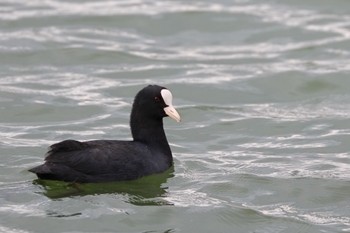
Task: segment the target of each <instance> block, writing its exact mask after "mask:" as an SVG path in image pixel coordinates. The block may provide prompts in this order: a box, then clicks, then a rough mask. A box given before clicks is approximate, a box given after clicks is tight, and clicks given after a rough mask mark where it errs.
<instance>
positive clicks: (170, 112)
mask: <svg viewBox="0 0 350 233" xmlns="http://www.w3.org/2000/svg"><path fill="white" fill-rule="evenodd" d="M164 112H165V113H166V114H167V115H168V116H169V117H170V118H172V119H174V120H175V121H177V122H180V121H181V117H180V115H179V113H178V112H177V111H176V109H175V108H174V107H173V106H171V105H170V106H168V107H165V108H164Z"/></svg>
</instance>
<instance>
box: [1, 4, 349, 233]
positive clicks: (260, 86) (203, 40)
mask: <svg viewBox="0 0 350 233" xmlns="http://www.w3.org/2000/svg"><path fill="white" fill-rule="evenodd" d="M349 9H350V2H348V1H345V0H333V1H331V2H330V1H323V0H321V1H319V0H318V1H316V0H305V1H288V0H287V1H283V2H281V1H276V0H263V1H257V0H234V1H225V0H220V1H216V2H215V3H214V2H213V1H205V0H198V1H148V0H132V1H130V0H128V1H74V2H72V1H54V0H48V1H15V0H3V1H1V7H0V25H1V27H0V112H1V114H0V158H1V162H0V166H1V169H0V216H1V217H0V232H20V233H31V232H48V230H49V231H50V232H53V233H54V232H168V233H170V232H208V233H209V232H225V233H226V232H258V233H263V232H264V233H267V232H268V233H275V232H276V233H277V232H278V233H280V232H281V233H286V232H293V233H295V232H300V233H301V232H308V233H310V232H311V233H312V232H315V233H316V232H317V233H318V232H329V233H333V232H349V231H350V211H349V209H350V198H349V193H350V183H349V181H350V154H349V143H348V142H349V135H350V128H349V125H350V124H349V123H350V122H349V121H350V120H349V116H350V94H349V93H350V79H349V74H350V52H349V51H350V50H349V48H350V47H349V45H350V39H349V38H350V14H349V13H350V10H349ZM151 83H157V84H159V85H164V86H166V87H168V88H169V89H170V90H171V91H172V93H173V95H174V104H175V105H176V106H177V108H178V110H179V112H180V113H181V115H182V118H183V121H182V123H180V124H177V123H175V122H173V121H171V120H169V119H165V128H166V133H167V136H168V139H169V141H170V143H171V147H172V150H173V154H174V159H175V164H174V169H173V170H169V171H167V172H166V173H164V174H161V175H156V176H151V177H146V178H144V179H141V180H138V181H134V182H126V183H120V184H116V183H112V184H102V185H82V186H74V185H71V184H64V183H60V182H48V183H47V182H40V181H36V180H35V176H34V175H33V174H30V173H29V172H27V169H29V168H31V167H33V166H35V165H38V164H40V163H41V162H42V161H43V158H44V154H45V152H46V148H47V147H48V146H49V145H50V144H52V143H54V142H57V141H60V140H64V139H68V138H74V139H77V140H90V139H130V138H131V136H130V132H129V127H128V120H129V113H130V110H131V103H132V100H133V97H134V95H135V94H136V92H137V91H138V90H139V89H141V88H142V87H144V86H145V85H147V84H151Z"/></svg>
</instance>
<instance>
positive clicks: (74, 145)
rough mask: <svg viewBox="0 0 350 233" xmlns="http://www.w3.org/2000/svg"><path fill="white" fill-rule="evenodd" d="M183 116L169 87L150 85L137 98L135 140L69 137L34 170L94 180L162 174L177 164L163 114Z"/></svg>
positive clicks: (55, 176)
mask: <svg viewBox="0 0 350 233" xmlns="http://www.w3.org/2000/svg"><path fill="white" fill-rule="evenodd" d="M166 116H169V117H171V118H172V119H174V120H176V121H177V122H179V121H180V115H179V114H178V112H177V111H176V110H175V108H174V107H173V105H172V94H171V92H170V91H169V90H168V89H166V88H165V87H161V86H157V85H149V86H147V87H145V88H143V89H142V90H141V91H139V92H138V94H137V95H136V97H135V100H134V103H133V106H132V111H131V116H130V127H131V133H132V137H133V139H134V140H133V141H120V140H94V141H85V142H79V141H75V140H66V141H62V142H59V143H56V144H53V145H51V146H50V148H49V151H48V152H47V156H46V158H45V163H44V164H42V165H39V166H37V167H34V168H32V169H30V170H29V171H30V172H33V173H36V175H37V176H38V177H39V178H41V179H50V180H62V181H67V182H78V183H88V182H89V183H92V182H110V181H121V180H133V179H137V178H140V177H142V176H146V175H150V174H154V173H160V172H163V171H165V170H167V169H168V168H169V167H171V166H172V164H173V157H172V153H171V150H170V147H169V144H168V141H167V138H166V136H165V133H164V129H163V117H166Z"/></svg>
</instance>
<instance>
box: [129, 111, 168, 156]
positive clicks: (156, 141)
mask: <svg viewBox="0 0 350 233" xmlns="http://www.w3.org/2000/svg"><path fill="white" fill-rule="evenodd" d="M130 128H131V134H132V137H133V139H134V141H138V142H142V143H145V144H147V145H149V146H150V149H151V150H160V151H159V152H162V153H165V154H167V155H169V156H172V155H171V150H170V146H169V144H168V140H167V138H166V135H165V132H164V128H163V119H162V118H160V119H152V120H150V119H147V118H140V117H137V116H133V114H132V115H131V119H130Z"/></svg>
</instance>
